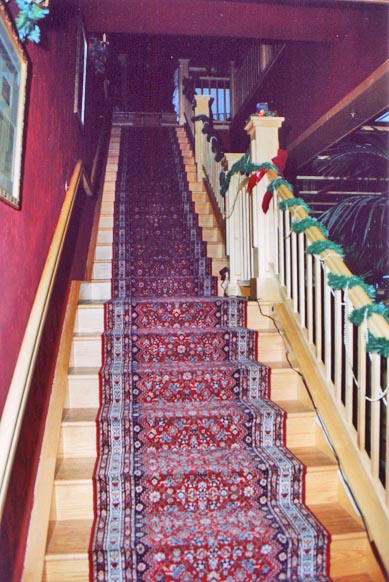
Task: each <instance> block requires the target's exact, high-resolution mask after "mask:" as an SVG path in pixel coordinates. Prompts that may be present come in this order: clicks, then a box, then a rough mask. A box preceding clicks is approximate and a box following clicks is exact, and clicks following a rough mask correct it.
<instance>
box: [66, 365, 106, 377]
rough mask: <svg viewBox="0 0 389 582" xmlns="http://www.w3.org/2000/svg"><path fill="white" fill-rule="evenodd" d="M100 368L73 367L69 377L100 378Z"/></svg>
mask: <svg viewBox="0 0 389 582" xmlns="http://www.w3.org/2000/svg"><path fill="white" fill-rule="evenodd" d="M99 372H100V368H98V367H96V366H90V367H86V366H77V367H75V366H72V367H70V368H69V370H68V376H93V377H95V376H98V375H99Z"/></svg>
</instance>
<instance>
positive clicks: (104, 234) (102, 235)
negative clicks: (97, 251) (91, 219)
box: [97, 228, 113, 244]
mask: <svg viewBox="0 0 389 582" xmlns="http://www.w3.org/2000/svg"><path fill="white" fill-rule="evenodd" d="M112 242H113V232H112V228H99V230H98V233H97V244H107V243H110V244H112Z"/></svg>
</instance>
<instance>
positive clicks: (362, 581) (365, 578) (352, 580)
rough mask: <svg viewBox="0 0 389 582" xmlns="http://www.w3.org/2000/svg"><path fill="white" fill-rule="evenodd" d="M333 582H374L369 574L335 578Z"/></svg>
mask: <svg viewBox="0 0 389 582" xmlns="http://www.w3.org/2000/svg"><path fill="white" fill-rule="evenodd" d="M332 582H374V579H373V578H371V577H370V576H369V574H351V575H350V576H335V577H333V578H332Z"/></svg>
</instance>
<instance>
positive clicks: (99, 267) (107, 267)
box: [92, 260, 112, 280]
mask: <svg viewBox="0 0 389 582" xmlns="http://www.w3.org/2000/svg"><path fill="white" fill-rule="evenodd" d="M92 278H93V279H96V280H111V279H112V261H100V260H98V261H97V260H95V261H94V263H93V268H92Z"/></svg>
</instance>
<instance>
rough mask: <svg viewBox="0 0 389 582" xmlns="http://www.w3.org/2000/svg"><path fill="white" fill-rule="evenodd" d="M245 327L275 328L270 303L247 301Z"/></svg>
mask: <svg viewBox="0 0 389 582" xmlns="http://www.w3.org/2000/svg"><path fill="white" fill-rule="evenodd" d="M247 327H248V328H249V329H256V330H264V331H265V330H273V331H274V330H275V329H276V323H275V312H274V308H273V305H272V304H265V303H258V302H257V301H248V302H247Z"/></svg>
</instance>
